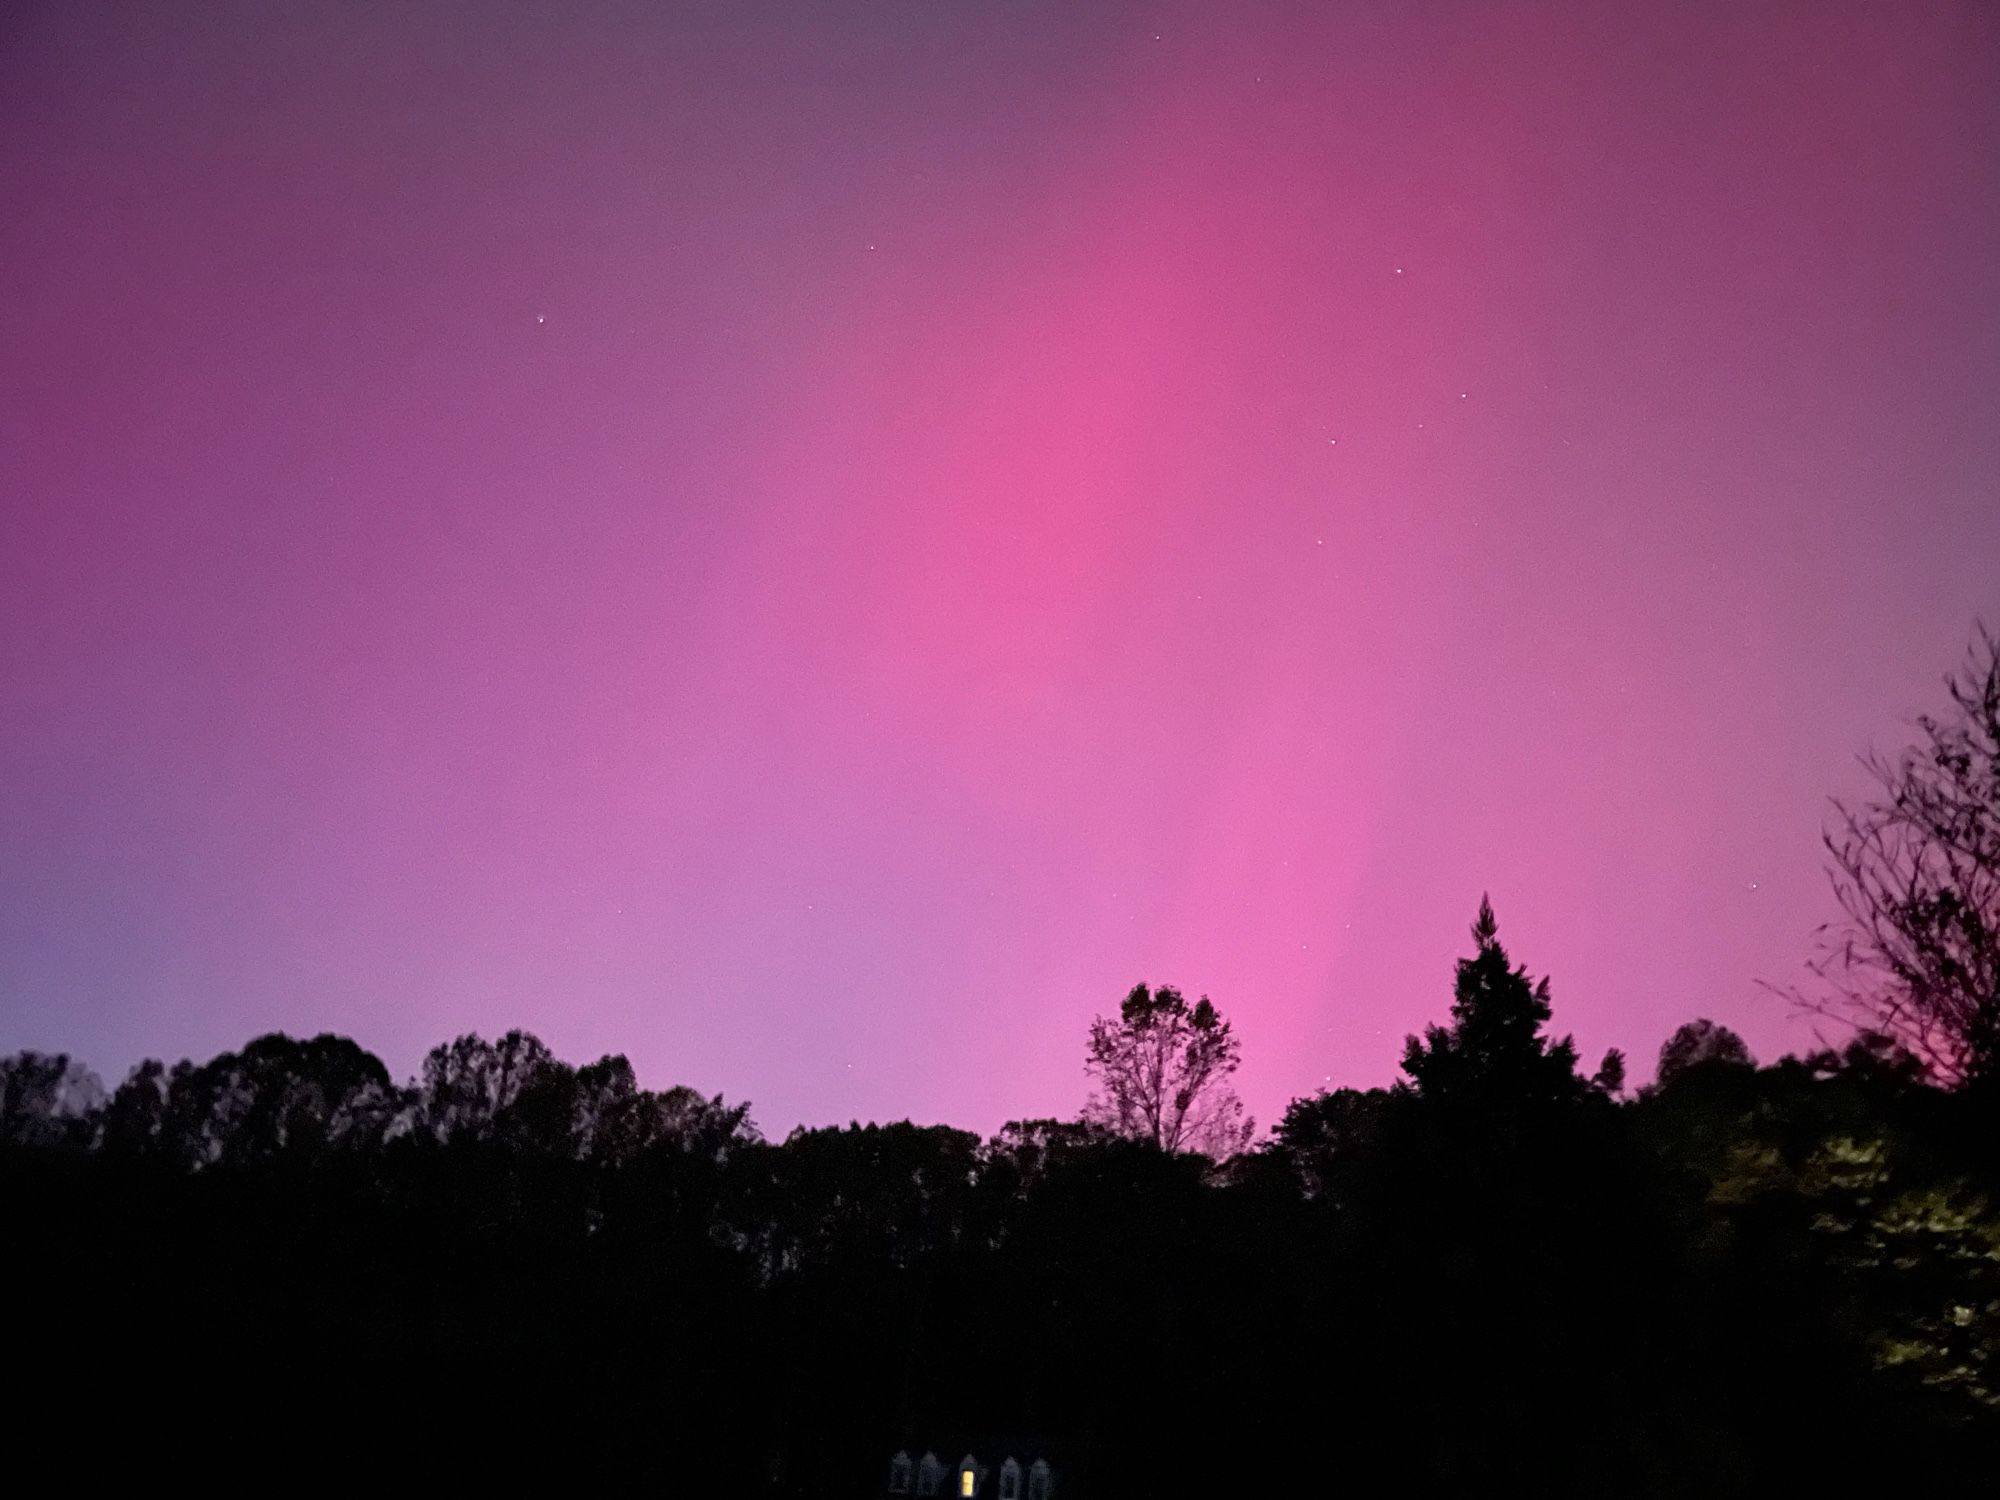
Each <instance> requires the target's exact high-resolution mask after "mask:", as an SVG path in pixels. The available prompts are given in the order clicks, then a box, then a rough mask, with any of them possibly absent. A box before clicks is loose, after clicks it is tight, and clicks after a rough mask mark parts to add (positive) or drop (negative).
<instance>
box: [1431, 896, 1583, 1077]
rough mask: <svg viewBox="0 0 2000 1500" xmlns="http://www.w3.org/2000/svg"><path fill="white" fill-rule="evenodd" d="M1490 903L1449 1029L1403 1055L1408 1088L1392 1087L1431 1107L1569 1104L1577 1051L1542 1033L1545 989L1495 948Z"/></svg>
mask: <svg viewBox="0 0 2000 1500" xmlns="http://www.w3.org/2000/svg"><path fill="white" fill-rule="evenodd" d="M1498 933H1499V924H1498V923H1496V922H1495V921H1494V919H1493V903H1492V902H1491V901H1489V900H1487V899H1486V898H1485V897H1483V896H1482V897H1481V898H1480V901H1479V919H1478V920H1477V921H1476V922H1474V923H1473V924H1472V938H1473V941H1474V943H1476V944H1477V945H1478V946H1477V951H1476V952H1475V953H1474V954H1473V956H1472V957H1471V958H1465V959H1460V960H1459V963H1458V980H1457V985H1456V989H1455V993H1454V995H1453V998H1452V1002H1451V1022H1450V1024H1449V1025H1446V1026H1427V1027H1425V1028H1424V1034H1423V1036H1422V1037H1421V1038H1418V1037H1414V1036H1413V1037H1411V1038H1409V1040H1408V1041H1407V1042H1406V1043H1405V1044H1404V1047H1403V1071H1404V1072H1405V1073H1407V1074H1408V1075H1409V1082H1408V1083H1405V1084H1398V1085H1397V1087H1398V1088H1399V1089H1401V1090H1404V1091H1406V1092H1409V1093H1413V1094H1415V1095H1416V1096H1418V1097H1419V1098H1422V1099H1424V1100H1427V1101H1432V1102H1436V1103H1453V1104H1463V1105H1469V1106H1474V1107H1486V1106H1498V1105H1507V1104H1522V1105H1528V1104H1535V1103H1547V1104H1554V1103H1568V1102H1572V1101H1575V1100H1577V1099H1580V1098H1582V1097H1583V1096H1584V1094H1585V1092H1586V1087H1587V1086H1586V1085H1585V1083H1584V1081H1583V1079H1581V1078H1580V1077H1578V1075H1577V1071H1576V1044H1575V1043H1574V1042H1572V1041H1571V1040H1570V1039H1569V1038H1568V1037H1563V1038H1562V1039H1560V1040H1558V1041H1552V1040H1550V1039H1549V1038H1548V1037H1546V1036H1544V1035H1543V1033H1542V1028H1543V1026H1545V1025H1546V1024H1547V1022H1548V1020H1549V982H1548V980H1547V979H1540V980H1534V981H1530V980H1529V978H1528V975H1527V971H1526V970H1525V969H1522V968H1519V967H1516V966H1515V965H1513V964H1511V963H1510V962H1509V961H1508V959H1507V950H1506V949H1504V948H1502V947H1501V946H1500V940H1499V936H1498Z"/></svg>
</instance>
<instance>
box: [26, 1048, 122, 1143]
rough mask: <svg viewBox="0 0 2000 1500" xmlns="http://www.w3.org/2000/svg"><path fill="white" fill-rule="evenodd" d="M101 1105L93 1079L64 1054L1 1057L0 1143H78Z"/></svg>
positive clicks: (101, 1091) (100, 1089)
mask: <svg viewBox="0 0 2000 1500" xmlns="http://www.w3.org/2000/svg"><path fill="white" fill-rule="evenodd" d="M103 1102H104V1085H103V1084H102V1083H100V1082H99V1081H98V1078H97V1075H96V1074H95V1073H93V1072H91V1071H90V1069H88V1068H86V1067H84V1066H83V1065H82V1064H81V1063H77V1062H72V1061H71V1060H70V1057H69V1054H68V1053H65V1052H58V1053H55V1054H53V1055H51V1054H49V1053H46V1052H16V1053H15V1054H14V1055H13V1056H11V1057H0V1144H5V1145H11V1146H26V1147H37V1146H53V1145H58V1144H62V1143H80V1142H81V1140H82V1139H83V1137H84V1136H85V1134H86V1133H87V1131H88V1120H89V1117H90V1115H91V1114H92V1113H93V1111H95V1110H97V1109H98V1108H99V1107H100V1106H101V1105H102V1104H103Z"/></svg>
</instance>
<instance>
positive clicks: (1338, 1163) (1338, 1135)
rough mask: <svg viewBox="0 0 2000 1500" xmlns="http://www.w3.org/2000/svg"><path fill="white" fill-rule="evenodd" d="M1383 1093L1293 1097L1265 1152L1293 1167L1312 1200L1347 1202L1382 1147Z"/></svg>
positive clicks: (1385, 1104) (1340, 1091)
mask: <svg viewBox="0 0 2000 1500" xmlns="http://www.w3.org/2000/svg"><path fill="white" fill-rule="evenodd" d="M1388 1105H1389V1095H1388V1092H1387V1091H1386V1090H1384V1089H1367V1090H1365V1091H1364V1090H1362V1089H1334V1090H1332V1091H1330V1092H1329V1091H1328V1090H1325V1089H1322V1090H1320V1092H1318V1093H1316V1094H1312V1095H1308V1096H1307V1097H1305V1098H1303V1099H1294V1100H1293V1101H1292V1102H1291V1104H1290V1105H1288V1106H1287V1107H1286V1109H1285V1114H1284V1118H1282V1119H1281V1120H1279V1121H1278V1123H1277V1124H1276V1125H1275V1126H1273V1127H1272V1130H1271V1139H1270V1141H1269V1142H1267V1143H1266V1145H1265V1147H1264V1151H1265V1153H1266V1154H1267V1155H1270V1156H1272V1157H1274V1158H1276V1159H1277V1160H1279V1161H1282V1162H1283V1163H1284V1164H1285V1165H1286V1166H1287V1167H1289V1168H1290V1169H1291V1172H1292V1174H1293V1176H1294V1177H1295V1178H1296V1180H1297V1181H1298V1183H1299V1185H1300V1187H1301V1188H1302V1189H1303V1190H1304V1192H1305V1194H1306V1196H1307V1197H1308V1198H1323V1199H1326V1200H1329V1201H1330V1202H1332V1203H1334V1204H1336V1205H1339V1204H1343V1203H1344V1202H1345V1201H1346V1200H1347V1198H1348V1196H1349V1194H1350V1192H1351V1190H1352V1187H1353V1183H1354V1180H1355V1178H1356V1176H1357V1175H1358V1174H1359V1173H1360V1172H1361V1171H1363V1170H1364V1169H1365V1167H1366V1166H1367V1164H1368V1162H1369V1160H1370V1158H1371V1157H1372V1155H1373V1154H1374V1152H1375V1150H1376V1148H1377V1146H1378V1145H1379V1143H1380V1139H1381V1134H1382V1121H1383V1118H1384V1116H1385V1114H1386V1112H1387V1109H1388Z"/></svg>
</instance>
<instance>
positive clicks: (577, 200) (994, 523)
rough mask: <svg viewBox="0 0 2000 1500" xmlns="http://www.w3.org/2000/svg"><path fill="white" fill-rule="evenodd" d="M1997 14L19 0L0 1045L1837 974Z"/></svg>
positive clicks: (794, 1075)
mask: <svg viewBox="0 0 2000 1500" xmlns="http://www.w3.org/2000/svg"><path fill="white" fill-rule="evenodd" d="M1996 78H2000V9H1996V8H1994V7H1993V6H1991V5H1987V4H1981V3H1970V4H1964V5H1950V4H1926V3H1905V4H1896V5H1884V4H1868V5H1847V6H1843V5H1839V4H1833V3H1824V0H1811V3H1805V4H1799V5H1778V4H1766V5H1760V4H1737V3H1726V4H1725V3H1717V4H1712V5H1704V4H1695V3H1687V4H1674V5H1638V4H1614V3H1601V4H1575V5H1555V4H1544V5H1527V4H1518V5H1499V4H1493V5H1474V4H1467V5H1443V4H1440V5H1423V4H1413V3H1407V0H1405V3H1396V4H1382V5H1369V4H1356V3H1342V4H1338V5H1333V4H1320V3H1297V4H1290V5H1284V4H1261V5H1260V4H1254V3H1244V0H1230V3H1227V4H1223V3H1215V4H1208V5H1192V4H1154V5H1143V4H1103V5H1093V4H1087V3H1081V0H1048V3H1003V0H953V3H943V0H923V3H883V0H870V3H866V4H863V3H860V0H847V3H804V0H796V3H786V4H768V5H766V4H748V3H741V0H732V3H728V4H670V3H653V4H619V5H609V4H582V3H575V4H569V3H565V4H550V5H545V6H541V5H510V4H501V3H497V0H496V3H491V4H488V3H465V4H454V5H441V4H401V3H383V4H374V5H367V4H360V5H355V4H349V5H334V4H325V5H312V4H266V3H254V4H244V5H241V6H211V5H204V4H197V3H193V0H188V3H176V4H167V5H153V6H139V5H119V6H111V5H95V4H69V3H62V4H46V5H44V4H32V3H31V4H25V5H23V4H18V3H17V4H12V5H8V6H6V7H5V9H4V13H0V291H4V296H0V1050H12V1049H14V1048H17V1047H35V1048H41V1049H44V1050H50V1051H55V1050H66V1051H70V1052H72V1053H76V1054H79V1055H81V1056H82V1057H83V1058H85V1059H86V1060H88V1061H89V1062H91V1063H92V1064H93V1065H94V1066H96V1067H97V1068H98V1069H99V1070H100V1071H101V1072H103V1073H104V1074H106V1075H107V1077H108V1078H111V1079H114V1080H115V1078H116V1077H117V1076H119V1075H121V1074H122V1073H123V1071H124V1070H125V1068H126V1067H128V1066H129V1065H130V1064H131V1063H132V1062H134V1061H136V1060H137V1059H138V1058H139V1057H140V1056H141V1055H144V1054H159V1055H163V1056H165V1057H168V1058H169V1059H171V1058H177V1057H180V1056H184V1055H193V1056H196V1057H205V1056H207V1055H208V1054H209V1053H212V1052H214V1051H217V1050H220V1049H222V1048H225V1047H231V1046H235V1045H238V1044H240V1043H241V1042H242V1041H244V1040H246V1039H247V1038H248V1037H250V1036H251V1035H253V1034H255V1033H257V1032H260V1031H265V1030H271V1029H284V1030H287V1031H292V1032H295V1033H304V1032H314V1031H319V1030H334V1031H340V1032H344V1033H348V1034H350V1035H352V1036H354V1037H355V1038H356V1039H358V1040H359V1041H361V1042H362V1043H363V1044H364V1045H367V1046H369V1047H371V1048H373V1049H374V1050H376V1051H377V1052H379V1053H381V1054H382V1056H383V1057H384V1058H385V1060H386V1061H387V1062H388V1063H389V1065H390V1067H391V1069H392V1071H395V1072H397V1073H399V1074H406V1073H408V1072H409V1071H411V1070H412V1069H413V1068H414V1067H415V1066H416V1064H417V1062H418V1060H419V1058H420V1056H421V1053H422V1051H423V1049H424V1048H426V1047H427V1046H429V1045H430V1044H432V1043H433V1042H436V1041H439V1040H442V1039H445V1038H447V1037H449V1036H451V1035H454V1034H456V1033H458V1032H461V1031H465V1030H473V1029H477V1030H480V1031H484V1032H486V1033H488V1034H489V1035H490V1034H493V1033H496V1032H498V1031H501V1030H504V1029H506V1028H508V1027H511V1026H523V1027H526V1028H529V1029H531V1030H533V1031H535V1032H537V1033H539V1034H540V1035H541V1036H542V1037H543V1038H544V1039H546V1040H547V1041H548V1042H549V1043H550V1044H551V1045H552V1046H553V1047H554V1048H555V1050H556V1051H557V1052H558V1053H559V1054H560V1055H563V1056H566V1057H569V1058H572V1059H576V1060H582V1059H586V1058H589V1057H594V1056H596V1055H597V1054H599V1053H600V1052H604V1051H607V1050H610V1051H624V1052H626V1053H627V1054H629V1055H630V1056H631V1058H632V1060H633V1062H634V1064H635V1065H636V1066H637V1068H638V1070H639V1075H640V1079H641V1081H642V1082H644V1083H646V1084H648V1085H650V1086H655V1087H664V1086H666V1085H668V1084H670V1083H676V1082H685V1083H690V1084H693V1085H695V1086H696V1087H698V1088H701V1089H703V1090H704V1091H707V1092H715V1091H718V1090H720V1091H723V1092H726V1093H727V1094H728V1095H729V1096H730V1097H731V1098H743V1097H747V1098H749V1099H750V1100H751V1101H753V1104H754V1106H755V1111H756V1116H757V1119H758V1120H759V1122H760V1123H761V1124H762V1125H763V1126H764V1127H765V1128H766V1130H767V1131H772V1132H775V1133H782V1132H783V1131H784V1130H785V1129H787V1128H788V1127H789V1126H791V1125H792V1124H794V1123H796V1122H799V1121H802V1120H803V1121H806V1122H810V1123H822V1122H832V1121H845V1120H847V1119H849V1118H860V1119H900V1118H903V1117H905V1116H911V1117H914V1118H916V1119H918V1120H925V1121H928V1120H944V1121H949V1122H952V1123H955V1124H961V1125H965V1126H968V1127H971V1128H976V1129H982V1130H986V1129H991V1128H993V1127H995V1126H997V1125H998V1124H999V1123H1000V1122H1001V1121H1002V1120H1004V1119H1007V1118H1010V1117H1016V1116H1032V1115H1046V1114H1062V1115H1069V1114H1073V1113H1074V1112H1075V1111H1076V1109H1077V1108H1078V1106H1079V1105H1080V1104H1081V1102H1082V1099H1083V1096H1084V1092H1085V1080H1084V1078H1083V1075H1082V1067H1081V1065H1082V1057H1083V1043H1084V1033H1085V1028H1086V1026H1087V1023H1088V1021H1089V1019H1090V1017H1091V1016H1092V1015H1093V1014H1094V1013H1097V1012H1100V1011H1107V1010H1110V1009H1111V1008H1113V1007H1114V1006H1115V1005H1116V1003H1117V1001H1118V999H1119V998H1120V997H1121V996H1122V995H1123V994H1124V992H1125V991H1126V990H1127V989H1129V988H1130V987H1131V985H1132V984H1134V983H1135V982H1137V981H1139V980H1142V979H1143V980H1148V981H1151V982H1154V983H1170V984H1175V985H1178V986H1180V987H1182V988H1184V989H1185V990H1187V991H1188V992H1189V993H1190V995H1193V994H1196V993H1201V992H1205V993H1207V994H1209V995H1211V996H1213V997H1214V999H1215V1000H1216V1002H1217V1003H1218V1004H1219V1005H1220V1006H1221V1007H1222V1008H1223V1010H1224V1011H1225V1013H1227V1014H1228V1015H1230V1016H1231V1017H1233V1018H1234V1019H1235V1021H1236V1023H1237V1027H1238V1031H1239V1033H1240V1035H1241V1037H1242V1040H1243V1043H1244V1049H1245V1064H1244V1068H1243V1071H1242V1074H1241V1075H1240V1077H1239V1084H1240V1085H1241V1089H1242V1092H1243V1094H1244V1095H1245V1098H1246V1100H1247V1102H1248V1103H1249V1105H1250V1107H1251V1108H1252V1110H1253V1111H1254V1112H1255V1113H1256V1114H1257V1115H1258V1116H1259V1117H1260V1119H1263V1120H1266V1121H1268V1120H1269V1119H1271V1118H1272V1117H1273V1116H1275V1114H1276V1113H1277V1112H1278V1111H1279V1110H1280V1109H1281V1108H1282V1106H1283V1104H1284V1101H1285V1100H1286V1099H1288V1098H1290V1097H1291V1096H1293V1095H1294V1094H1298V1093H1301V1092H1305V1091H1308V1090H1310V1089H1313V1088H1316V1087H1318V1086H1320V1085H1321V1084H1322V1083H1325V1082H1331V1083H1335V1084H1342V1083H1346V1084H1354V1085H1371V1084H1379V1083H1386V1082H1388V1081H1389V1080H1390V1078H1391V1076H1392V1075H1393V1072H1394V1068H1395V1061H1396V1056H1397V1053H1398V1050H1399V1048H1400V1044H1401V1040H1402V1037H1403V1035H1404V1034H1405V1033H1406V1032H1408V1031H1411V1030H1414V1029H1417V1028H1419V1027H1420V1026H1421V1025H1422V1024H1423V1023H1424V1022H1426V1021H1428V1020H1434V1019H1439V1018H1441V1017H1442V1015H1443V1014H1444V1012H1445V1009H1446V1007H1447V1005H1448V1003H1449V998H1450V982H1451V965H1452V962H1453V960H1454V959H1455V958H1457V957H1458V956H1460V955H1461V954H1463V953H1464V952H1466V951H1467V950H1468V948H1469V939H1468V937H1467V933H1466V927H1467V924H1468V923H1469V922H1470V920H1471V918H1472V916H1473V914H1474V911H1475V908H1476V907H1477V905H1478V902H1479V897H1480V893H1481V892H1482V891H1491V892H1492V895H1493V900H1494V904H1495V906H1496V909H1497V910H1498V913H1499V917H1500V924H1501V937H1502V940H1503V941H1505V942H1506V943H1507V944H1508V946H1509V948H1510V950H1511V951H1512V952H1513V953H1514V955H1515V957H1517V958H1518V959H1520V960H1522V961H1524V962H1525V963H1526V964H1527V965H1528V966H1529V968H1530V969H1531V970H1532V971H1533V972H1535V973H1537V974H1540V973H1548V974H1550V975H1551V976H1552V982H1553V994H1554V1002H1555V1009H1556V1025H1557V1028H1558V1029H1559V1030H1571V1031H1574V1032H1575V1034H1576V1036H1577V1039H1578V1043H1579V1045H1580V1047H1581V1049H1582V1050H1583V1052H1584V1053H1585V1056H1586V1061H1587V1066H1594V1064H1595V1060H1596V1058H1597V1057H1598V1055H1600V1054H1601V1053H1602V1051H1603V1050H1604V1049H1605V1048H1606V1047H1610V1046H1619V1047H1623V1048H1626V1049H1627V1050H1628V1051H1629V1052H1630V1053H1631V1055H1632V1059H1633V1064H1634V1073H1635V1075H1636V1077H1638V1078H1644V1077H1645V1076H1648V1075H1649V1074H1650V1070H1651V1061H1652V1057H1653V1054H1654V1052H1655V1050H1656V1049H1657V1048H1658V1046H1659V1044H1660V1042H1661V1041H1662V1040H1663V1039H1664V1038H1665V1036H1666V1035H1667V1034H1668V1033H1669V1032H1670V1031H1671V1030H1672V1029H1673V1027H1674V1026H1675V1025H1677V1024H1678V1023H1680V1022H1682V1021H1685V1020H1688V1019H1690V1018H1692V1017H1694V1016H1696V1015H1708V1016H1712V1017H1714V1018H1716V1019H1718V1020H1722V1021H1725V1022H1727V1023H1728V1024H1730V1025H1732V1026H1734V1027H1736V1028H1738V1029H1739V1030H1741V1031H1742V1032H1743V1034H1744V1035H1745V1036H1746V1037H1747V1038H1748V1039H1749V1041H1750V1042H1751V1044H1752V1046H1753V1047H1754V1048H1755V1049H1756V1050H1757V1051H1758V1052H1759V1053H1760V1055H1763V1056H1765V1057H1767V1058H1768V1057H1770V1056H1773V1055H1775V1054H1776V1053H1778V1052H1780V1051H1783V1050H1785V1049H1786V1048H1788V1047H1799V1046H1803V1045H1810V1043H1811V1039H1812V1038H1811V1033H1810V1031H1809V1029H1808V1028H1807V1027H1806V1026H1805V1025H1803V1024H1802V1023H1800V1022H1797V1021H1794V1020H1792V1019H1789V1018H1788V1014H1787V1011H1786V1008H1785V1006H1784V1005H1783V1004H1782V1003H1781V1002H1779V1001H1777V1000H1774V999H1771V998H1768V997H1766V996H1764V995H1763V994H1761V993H1760V992H1759V989H1758V986H1757V981H1758V980H1759V979H1760V978H1762V979H1769V980H1773V981H1776V982H1779V983H1788V982H1792V981H1794V980H1797V979H1799V978H1800V977H1802V976H1801V961H1802V959H1803V958H1804V956H1805V955H1806V953H1807V952H1808V951H1809V938H1810V933H1811V930H1812V928H1813V927H1814V925H1815V924H1817V923H1818V922H1820V921H1822V920H1824V919H1825V918H1827V917H1828V916H1830V915H1831V914H1832V910H1833V909H1832V905H1831V898H1830V897H1829V896H1828V894H1827V893H1826V886H1825V880H1824V876H1823V874H1822V872H1821V865H1820V856H1819V849H1818V835H1819V830H1820V825H1821V819H1822V813H1823V809H1824V806H1825V799H1826V796H1827V795H1828V794H1829V793H1830V792H1835V791H1840V790H1843V789H1852V788H1854V787H1856V786H1857V785H1858V784H1859V780H1858V774H1857V772H1856V770H1855V768H1854V763H1853V757H1854V754H1855V752H1857V751H1859V750H1862V749H1864V748H1866V747H1867V746H1868V745H1869V744H1871V743H1875V744H1881V745H1884V746H1894V745H1896V744H1897V743H1899V741H1900V738H1901V733H1902V731H1901V728H1900V726H1901V724H1902V721H1903V720H1904V719H1905V717H1906V716H1907V715H1908V714H1910V713H1912V712H1914V711H1916V710H1919V709H1922V708H1924V707H1926V706H1929V705H1931V704H1933V703H1935V702H1937V701H1938V700H1939V698H1940V693H1941V690H1940V689H1939V687H1938V682H1939V679H1940V677H1941V675H1942V674H1943V672H1944V671H1945V670H1946V669H1948V668H1949V667H1951V666H1952V665H1953V664H1954V663H1955V662H1956V661H1957V660H1958V659H1959V657H1960V654H1961V653H1962V651H1963V649H1964V646H1965V644H1966V641H1967V639H1968V637H1969V634H1970V630H1971V626H1972V622H1973V619H1974V617H1975V616H1977V615H1980V614H1982V613H1983V614H1984V615H1985V616H1986V617H1987V618H1988V619H1989V620H1994V621H1996V623H2000V395H1996V393H2000V187H1996V184H2000V170H1996V162H1995V157H1996V143H2000V85H1997V84H1996V82H1995V80H1996Z"/></svg>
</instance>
